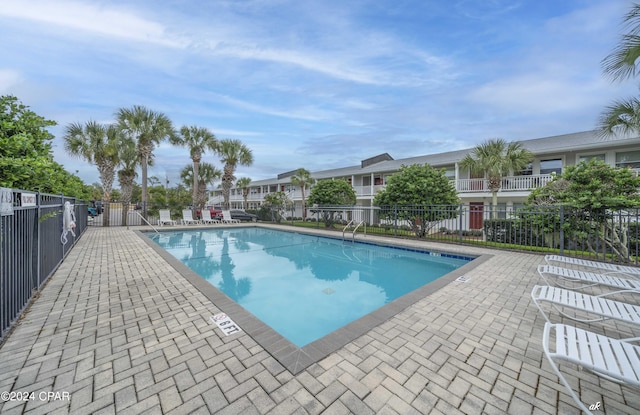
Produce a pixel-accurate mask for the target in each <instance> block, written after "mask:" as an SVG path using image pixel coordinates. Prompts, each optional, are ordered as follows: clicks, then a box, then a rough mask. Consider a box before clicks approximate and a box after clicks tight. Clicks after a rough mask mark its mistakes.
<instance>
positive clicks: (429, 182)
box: [373, 164, 459, 237]
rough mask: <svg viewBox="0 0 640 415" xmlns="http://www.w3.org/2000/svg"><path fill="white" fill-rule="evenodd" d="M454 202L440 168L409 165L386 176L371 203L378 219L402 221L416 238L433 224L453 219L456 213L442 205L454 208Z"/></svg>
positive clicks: (455, 210) (455, 196)
mask: <svg viewBox="0 0 640 415" xmlns="http://www.w3.org/2000/svg"><path fill="white" fill-rule="evenodd" d="M458 201H459V199H458V194H457V192H456V190H455V188H454V187H453V186H452V185H451V182H450V181H449V179H448V178H447V177H446V176H445V175H444V169H440V170H438V169H434V168H433V167H431V166H430V165H429V164H424V165H420V164H413V165H411V166H402V167H400V171H398V172H397V173H395V174H392V175H391V176H389V178H388V179H387V185H386V188H385V189H384V190H382V191H381V192H379V193H378V194H377V195H376V196H375V198H374V200H373V204H374V205H376V206H380V207H381V210H380V216H381V217H382V218H385V219H387V220H396V219H399V220H402V221H406V223H408V225H409V226H410V227H411V229H412V230H413V231H414V233H415V234H416V236H418V237H420V236H424V235H425V234H426V232H427V230H428V229H429V228H431V227H432V226H433V225H434V224H435V223H436V222H438V221H441V220H443V219H450V218H455V217H456V216H457V212H458V210H457V209H456V208H454V207H448V206H443V205H455V204H457V203H458Z"/></svg>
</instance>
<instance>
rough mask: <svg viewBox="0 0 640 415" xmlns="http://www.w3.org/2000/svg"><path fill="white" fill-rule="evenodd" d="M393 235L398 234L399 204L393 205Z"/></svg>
mask: <svg viewBox="0 0 640 415" xmlns="http://www.w3.org/2000/svg"><path fill="white" fill-rule="evenodd" d="M393 236H394V238H395V237H397V236H398V205H397V204H394V205H393Z"/></svg>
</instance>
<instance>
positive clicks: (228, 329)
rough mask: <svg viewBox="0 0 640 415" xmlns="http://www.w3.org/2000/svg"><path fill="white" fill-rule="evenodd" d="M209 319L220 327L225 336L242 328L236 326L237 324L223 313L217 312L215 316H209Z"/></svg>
mask: <svg viewBox="0 0 640 415" xmlns="http://www.w3.org/2000/svg"><path fill="white" fill-rule="evenodd" d="M211 321H213V322H214V323H215V324H216V325H217V326H218V327H220V330H222V332H223V333H224V335H225V336H228V335H230V334H233V333H239V332H241V331H242V329H241V328H240V327H238V325H237V324H236V323H234V322H233V320H231V318H230V317H229V316H228V315H226V314H225V313H219V314H216V315H215V316H211Z"/></svg>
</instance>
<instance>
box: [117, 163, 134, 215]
mask: <svg viewBox="0 0 640 415" xmlns="http://www.w3.org/2000/svg"><path fill="white" fill-rule="evenodd" d="M118 180H119V181H120V187H121V190H122V226H127V219H128V216H129V204H131V194H132V193H133V177H131V176H124V175H123V176H120V177H119V178H118Z"/></svg>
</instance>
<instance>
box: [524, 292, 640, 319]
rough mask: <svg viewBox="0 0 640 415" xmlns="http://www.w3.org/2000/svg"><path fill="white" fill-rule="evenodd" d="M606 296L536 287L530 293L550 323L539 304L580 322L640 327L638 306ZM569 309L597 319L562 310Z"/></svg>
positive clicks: (639, 308)
mask: <svg viewBox="0 0 640 415" xmlns="http://www.w3.org/2000/svg"><path fill="white" fill-rule="evenodd" d="M607 295H608V294H603V295H598V296H593V295H589V294H583V293H579V292H576V291H571V290H566V289H564V288H558V287H549V286H547V285H536V286H534V287H533V290H532V291H531V298H532V299H533V303H534V304H535V305H536V307H538V310H540V313H542V316H543V317H544V318H545V320H547V322H549V323H551V321H550V320H549V317H548V316H547V314H546V313H545V312H544V310H543V309H542V306H541V303H549V304H551V305H552V306H553V308H555V309H556V310H557V311H558V312H559V313H560V314H562V315H563V316H565V317H568V318H570V319H573V320H576V321H582V322H585V323H587V322H593V321H601V320H606V319H616V320H620V321H624V322H627V323H630V324H636V325H640V306H637V305H633V304H627V303H623V302H621V301H614V300H609V299H607V298H604V297H605V296H607ZM565 308H571V309H573V310H578V311H581V312H584V313H586V314H595V315H597V316H598V317H597V318H578V317H576V316H572V315H569V314H567V313H565V312H564V311H563V310H564V309H565Z"/></svg>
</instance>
